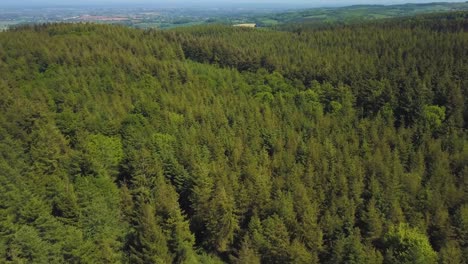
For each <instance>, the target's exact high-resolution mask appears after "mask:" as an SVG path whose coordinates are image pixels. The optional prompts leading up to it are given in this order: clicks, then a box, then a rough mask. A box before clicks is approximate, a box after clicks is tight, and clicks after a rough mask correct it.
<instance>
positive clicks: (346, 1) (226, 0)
mask: <svg viewBox="0 0 468 264" xmlns="http://www.w3.org/2000/svg"><path fill="white" fill-rule="evenodd" d="M436 1H437V2H464V1H466V0H452V1H443V0H433V1H427V0H377V1H375V0H374V1H370V0H327V1H324V0H250V1H248V0H198V1H197V0H188V1H187V0H0V7H1V6H23V7H28V6H31V7H33V6H34V7H38V6H84V5H106V6H110V5H151V6H166V7H167V6H173V7H184V6H186V7H193V6H214V7H215V6H216V7H220V6H229V5H232V6H243V5H245V6H251V5H257V6H265V7H268V6H271V5H280V6H289V5H290V6H292V7H294V6H300V7H320V6H346V5H354V4H403V3H408V2H410V3H424V2H436Z"/></svg>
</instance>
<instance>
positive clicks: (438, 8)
mask: <svg viewBox="0 0 468 264" xmlns="http://www.w3.org/2000/svg"><path fill="white" fill-rule="evenodd" d="M463 10H468V2H464V3H428V4H404V5H388V6H387V5H355V6H347V7H340V8H314V9H309V10H302V11H290V12H285V13H279V14H271V15H266V16H262V17H258V18H256V19H255V22H256V23H257V24H258V25H259V26H271V25H277V24H284V23H292V22H295V23H302V22H306V23H311V22H313V23H334V22H341V23H349V22H356V21H362V20H375V19H382V18H393V17H402V16H414V15H417V14H425V13H436V12H452V11H463Z"/></svg>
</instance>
